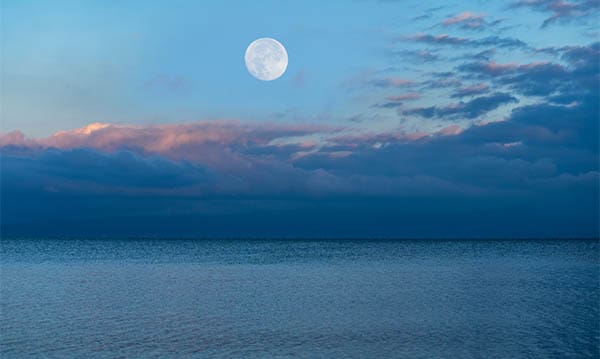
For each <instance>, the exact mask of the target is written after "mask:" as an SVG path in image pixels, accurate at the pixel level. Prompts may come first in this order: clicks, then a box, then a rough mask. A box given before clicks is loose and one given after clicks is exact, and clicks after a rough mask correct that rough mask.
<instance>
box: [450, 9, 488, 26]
mask: <svg viewBox="0 0 600 359" xmlns="http://www.w3.org/2000/svg"><path fill="white" fill-rule="evenodd" d="M484 18H485V14H475V13H472V12H469V11H465V12H462V13H460V14H458V15H455V16H453V17H450V18H448V19H446V20H444V21H443V22H442V24H443V25H445V26H448V25H453V24H460V23H464V22H480V21H481V20H483V19H484Z"/></svg>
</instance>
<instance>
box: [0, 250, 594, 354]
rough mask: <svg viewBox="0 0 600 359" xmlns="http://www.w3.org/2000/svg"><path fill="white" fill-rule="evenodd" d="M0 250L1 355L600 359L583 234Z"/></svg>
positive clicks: (589, 258)
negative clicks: (540, 237)
mask: <svg viewBox="0 0 600 359" xmlns="http://www.w3.org/2000/svg"><path fill="white" fill-rule="evenodd" d="M0 243H1V259H2V261H1V263H2V264H1V267H0V268H1V273H0V279H1V282H0V284H1V286H0V289H1V297H0V304H1V307H0V309H1V312H0V319H1V320H0V323H1V324H0V325H1V328H0V329H1V330H0V357H2V358H27V357H48V358H95V357H98V358H117V357H120V358H126V357H136V358H142V357H143V358H152V357H155V358H175V357H177V358H188V357H191V358H194V357H202V358H204V357H215V358H219V357H223V358H232V357H255V358H267V357H306V358H315V357H340V358H341V357H356V358H398V357H406V358H435V357H443V358H570V357H572V358H579V357H581V358H585V357H590V358H593V357H596V358H597V357H599V340H600V318H599V306H600V289H599V269H600V267H599V254H600V253H599V244H598V242H597V241H593V240H531V241H526V240H519V241H517V240H506V241H501V240H497V241H482V240H448V241H418V240H414V241H406V240H403V241H390V240H381V241H376V240H352V241H350V240H344V241H342V240H338V241H333V240H324V241H319V240H310V241H309V240H307V241H298V240H279V241H277V240H273V241H270V240H157V239H148V240H73V239H71V240H51V239H20V240H16V239H15V240H8V239H3V240H2V241H1V242H0Z"/></svg>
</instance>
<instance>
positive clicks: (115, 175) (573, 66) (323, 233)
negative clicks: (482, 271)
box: [0, 0, 600, 238]
mask: <svg viewBox="0 0 600 359" xmlns="http://www.w3.org/2000/svg"><path fill="white" fill-rule="evenodd" d="M599 14H600V1H599V0H514V1H513V0H507V1H484V0H470V1H460V2H451V1H429V2H423V1H412V0H397V1H394V0H379V1H377V0H355V1H333V0H332V1H327V2H322V1H301V2H300V1H261V2H248V1H202V2H198V1H183V0H175V1H169V2H166V1H153V2H141V1H121V2H111V3H107V2H101V1H85V2H82V1H53V2H48V1H11V0H7V1H2V2H1V3H0V17H1V18H0V20H1V21H0V30H1V31H0V36H1V41H0V56H1V57H0V99H1V102H0V166H1V167H0V169H1V170H2V172H1V182H0V187H1V188H0V189H1V194H2V198H1V201H0V206H1V207H0V219H1V221H2V222H1V224H2V235H16V236H27V235H42V236H43V235H47V236H71V235H88V236H166V237H179V236H181V237H190V236H195V237H209V236H211V237H212V236H219V237H221V236H222V237H229V236H231V237H239V236H242V237H403V238H404V237H411V238H458V237H469V238H471V237H482V238H513V237H597V236H598V235H599V219H598V218H599V209H598V207H599V204H598V197H599V160H600V159H599V141H598V138H599V136H600V134H599V128H598V124H599V121H600V117H599V116H600V109H599V104H600V90H599V83H600V75H599V64H600V42H599V41H600V40H599V39H600V32H599V27H600V26H599V25H598V22H597V18H598V15H599ZM261 37H272V38H275V39H277V40H278V41H280V42H281V43H282V44H283V45H284V46H285V47H286V50H287V53H288V56H289V64H288V67H287V71H286V72H285V74H284V75H283V76H282V77H280V78H279V79H277V80H274V81H269V82H264V81H259V80H257V79H255V78H254V77H252V76H251V75H250V74H249V73H248V71H247V70H246V67H245V64H244V52H245V50H246V47H247V46H248V45H249V44H250V43H251V42H252V41H253V40H255V39H257V38H261Z"/></svg>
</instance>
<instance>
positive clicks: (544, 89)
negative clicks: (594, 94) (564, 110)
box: [458, 42, 600, 96]
mask: <svg viewBox="0 0 600 359" xmlns="http://www.w3.org/2000/svg"><path fill="white" fill-rule="evenodd" d="M552 51H554V52H555V53H557V54H560V56H561V57H562V59H563V60H565V61H566V62H567V63H568V65H563V64H558V63H551V62H533V63H528V64H518V63H504V64H502V63H496V62H495V61H478V62H471V63H466V64H463V65H461V66H459V67H458V70H459V71H461V72H463V73H465V74H467V75H474V76H475V78H476V79H480V80H489V81H493V82H494V83H496V84H498V85H506V86H509V87H510V88H511V89H512V90H514V91H516V92H518V93H520V94H524V95H528V96H548V95H552V94H569V93H570V94H575V95H579V94H580V93H581V91H584V90H586V91H587V90H593V89H596V88H597V87H598V83H599V81H600V77H599V75H598V61H599V60H600V43H597V42H596V43H593V44H590V45H589V46H570V47H563V48H558V49H553V50H552Z"/></svg>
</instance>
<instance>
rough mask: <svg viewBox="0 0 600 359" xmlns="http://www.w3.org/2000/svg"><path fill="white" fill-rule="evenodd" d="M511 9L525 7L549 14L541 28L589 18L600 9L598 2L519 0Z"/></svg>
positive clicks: (582, 0)
mask: <svg viewBox="0 0 600 359" xmlns="http://www.w3.org/2000/svg"><path fill="white" fill-rule="evenodd" d="M512 7H525V8H530V9H533V10H535V11H540V12H545V13H551V14H552V15H551V16H550V17H549V18H547V19H546V20H544V22H543V23H542V27H546V26H548V25H550V24H552V23H555V22H568V21H573V20H578V19H584V18H588V17H591V16H593V15H595V14H597V13H598V10H599V9H600V1H599V0H575V1H567V0H520V1H517V2H514V3H513V4H512Z"/></svg>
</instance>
